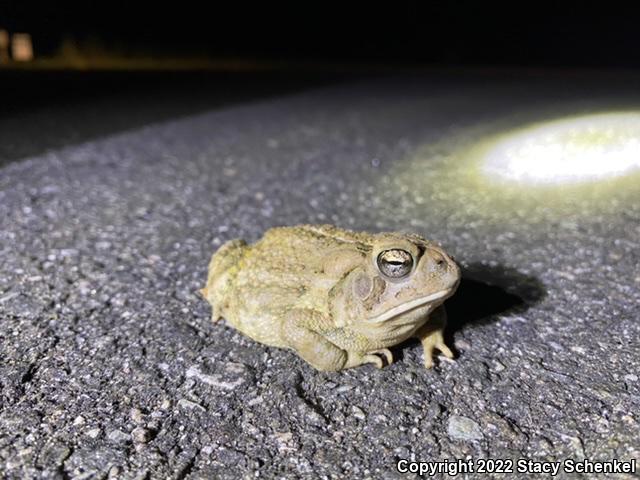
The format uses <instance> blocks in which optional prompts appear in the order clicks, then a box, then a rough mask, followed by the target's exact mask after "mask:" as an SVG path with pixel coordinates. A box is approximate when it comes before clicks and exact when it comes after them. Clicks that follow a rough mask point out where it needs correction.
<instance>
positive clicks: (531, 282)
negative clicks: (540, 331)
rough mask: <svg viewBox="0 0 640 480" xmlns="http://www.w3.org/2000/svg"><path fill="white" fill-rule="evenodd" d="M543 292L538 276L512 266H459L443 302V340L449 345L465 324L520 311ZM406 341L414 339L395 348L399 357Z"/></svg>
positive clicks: (529, 305) (544, 294)
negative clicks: (458, 277) (451, 292)
mask: <svg viewBox="0 0 640 480" xmlns="http://www.w3.org/2000/svg"><path fill="white" fill-rule="evenodd" d="M546 294H547V292H546V290H545V288H544V284H542V282H540V280H538V279H537V278H535V277H532V276H530V275H525V274H523V273H521V272H519V271H517V270H515V269H514V268H511V267H506V266H502V265H497V266H488V265H482V264H471V265H469V266H468V267H466V268H463V269H462V279H461V281H460V286H459V287H458V290H457V291H456V293H455V295H454V296H453V297H451V298H450V299H449V300H447V301H446V302H445V307H446V309H447V317H448V320H447V328H446V331H445V341H446V343H447V345H449V346H451V345H453V334H454V333H456V332H457V331H459V330H462V329H463V328H465V327H466V326H469V325H473V326H477V325H486V324H490V323H493V322H496V321H498V320H499V319H500V317H501V316H502V315H505V314H514V313H521V312H524V311H526V310H527V309H529V307H531V306H532V305H535V304H536V303H538V302H539V301H540V300H542V299H543V298H544V297H545V296H546ZM409 345H415V343H414V342H413V341H412V342H410V343H409V344H408V345H407V344H404V345H403V346H402V347H401V348H400V349H399V350H400V351H398V350H396V353H397V356H398V358H399V359H401V358H402V355H403V352H402V350H404V348H406V347H407V346H409ZM403 347H404V348H403Z"/></svg>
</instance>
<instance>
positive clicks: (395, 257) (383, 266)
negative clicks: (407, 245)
mask: <svg viewBox="0 0 640 480" xmlns="http://www.w3.org/2000/svg"><path fill="white" fill-rule="evenodd" d="M412 267H413V257H412V256H411V254H410V253H409V252H407V251H406V250H400V249H399V248H394V249H392V250H385V251H383V252H380V255H378V268H379V269H380V271H381V272H382V274H383V275H384V276H386V277H389V278H402V277H405V276H407V275H409V273H411V268H412Z"/></svg>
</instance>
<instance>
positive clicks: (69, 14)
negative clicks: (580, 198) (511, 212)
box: [0, 0, 640, 67]
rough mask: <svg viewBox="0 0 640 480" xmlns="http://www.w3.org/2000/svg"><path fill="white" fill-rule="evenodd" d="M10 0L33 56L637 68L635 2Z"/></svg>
mask: <svg viewBox="0 0 640 480" xmlns="http://www.w3.org/2000/svg"><path fill="white" fill-rule="evenodd" d="M95 3H96V2H85V3H83V4H79V3H69V2H66V3H65V2H47V4H44V5H36V4H34V3H33V2H18V1H11V2H3V5H4V6H3V7H0V12H1V15H0V27H4V28H7V29H9V30H10V31H28V32H31V33H32V35H33V38H34V45H36V46H37V53H41V54H47V53H50V52H52V51H54V50H55V48H57V46H58V45H59V43H60V41H61V39H62V38H63V37H65V36H73V37H74V38H75V39H77V40H78V41H80V42H87V41H89V42H98V43H100V44H101V45H103V46H105V47H106V48H108V49H112V50H115V51H119V52H132V51H134V52H136V53H137V54H139V53H140V52H144V53H146V54H149V55H173V56H184V55H194V54H204V55H207V56H210V57H211V58H244V59H268V60H291V61H300V60H304V61H312V62H323V61H333V62H335V61H339V62H348V63H350V64H354V65H356V64H366V63H383V64H388V65H397V64H409V65H415V64H418V65H437V66H439V65H505V66H566V67H572V66H588V67H594V66H595V67H600V66H612V67H638V66H639V65H640V27H639V25H640V22H639V18H640V16H639V15H638V13H639V10H640V8H639V7H637V6H635V7H630V6H627V5H624V3H620V4H617V3H615V2H594V3H592V4H589V2H573V1H571V2H550V3H545V2H536V1H523V2H510V3H508V4H507V3H505V4H491V3H487V2H481V1H470V0H465V1H438V2H428V1H427V2H419V1H415V2H387V4H386V5H384V4H376V3H375V2H247V1H241V2H238V1H236V2H202V3H196V2H170V4H168V5H165V4H164V2H156V3H155V4H152V3H149V4H146V5H145V6H140V5H135V4H134V3H135V2H101V3H97V4H95Z"/></svg>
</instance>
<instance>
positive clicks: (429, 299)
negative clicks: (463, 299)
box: [368, 289, 451, 323]
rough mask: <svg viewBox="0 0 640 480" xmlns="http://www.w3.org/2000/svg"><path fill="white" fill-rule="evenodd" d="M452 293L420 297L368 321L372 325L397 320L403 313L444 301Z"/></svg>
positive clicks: (449, 291)
mask: <svg viewBox="0 0 640 480" xmlns="http://www.w3.org/2000/svg"><path fill="white" fill-rule="evenodd" d="M450 293H451V289H447V290H440V291H439V292H436V293H432V294H431V295H426V296H424V297H419V298H416V299H414V300H411V301H409V302H406V303H403V304H402V305H398V306H397V307H393V308H391V309H389V310H387V311H386V312H383V313H381V314H380V315H376V316H375V317H371V318H369V319H368V322H370V323H382V322H386V321H387V320H389V319H391V318H395V317H397V316H398V315H402V314H403V313H407V312H408V311H410V310H414V309H416V308H420V307H424V306H425V305H427V304H429V303H433V302H435V301H437V300H440V299H443V298H445V297H447V296H448V295H449V294H450Z"/></svg>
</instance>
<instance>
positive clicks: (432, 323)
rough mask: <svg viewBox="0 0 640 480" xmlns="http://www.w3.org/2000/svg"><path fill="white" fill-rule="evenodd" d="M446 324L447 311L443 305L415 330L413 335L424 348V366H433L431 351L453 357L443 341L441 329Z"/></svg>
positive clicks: (442, 329)
mask: <svg viewBox="0 0 640 480" xmlns="http://www.w3.org/2000/svg"><path fill="white" fill-rule="evenodd" d="M446 324H447V312H446V310H445V309H444V305H441V306H440V307H438V308H437V309H436V310H435V311H434V312H433V313H432V314H431V315H430V317H429V319H428V320H427V322H426V323H425V324H424V325H423V326H422V327H420V328H419V329H418V330H416V333H415V334H414V337H416V338H418V339H419V340H420V342H421V343H422V348H423V350H424V366H425V367H426V368H431V367H433V352H434V350H436V349H437V350H440V352H441V353H442V354H443V355H444V356H445V357H447V358H453V352H452V351H451V349H450V348H449V347H447V345H446V344H445V343H444V336H443V333H442V332H443V331H444V327H445V326H446Z"/></svg>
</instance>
